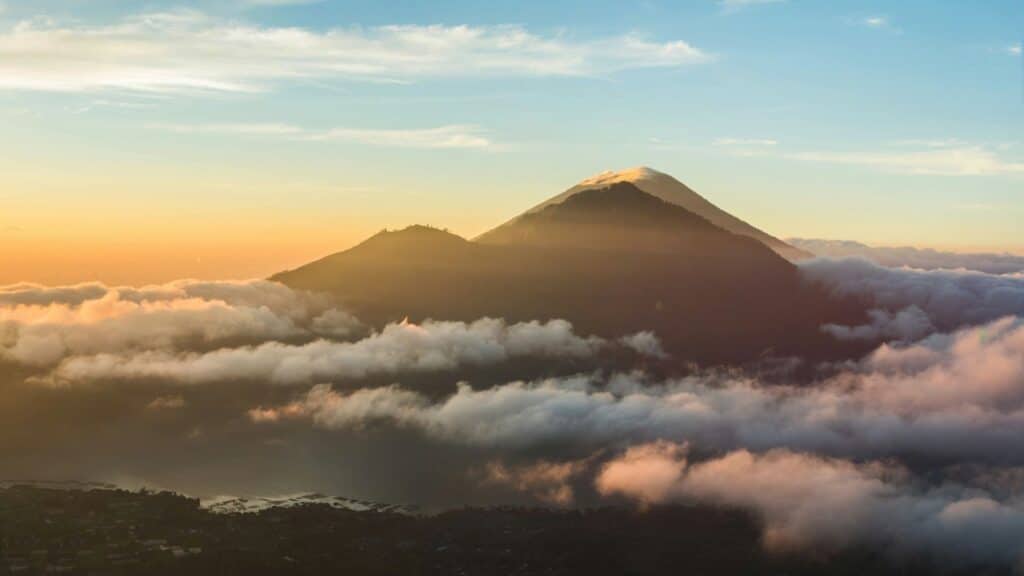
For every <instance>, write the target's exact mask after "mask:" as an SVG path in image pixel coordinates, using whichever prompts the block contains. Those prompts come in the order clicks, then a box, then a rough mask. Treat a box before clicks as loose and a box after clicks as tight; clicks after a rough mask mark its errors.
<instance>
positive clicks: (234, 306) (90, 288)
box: [0, 280, 360, 366]
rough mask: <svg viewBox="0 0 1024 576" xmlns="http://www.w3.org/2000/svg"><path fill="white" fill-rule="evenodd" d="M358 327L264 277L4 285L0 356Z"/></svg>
mask: <svg viewBox="0 0 1024 576" xmlns="http://www.w3.org/2000/svg"><path fill="white" fill-rule="evenodd" d="M358 330H360V323H359V321H358V320H357V319H356V318H354V317H353V316H351V315H350V314H347V313H345V312H344V311H341V310H338V309H336V308H333V307H332V306H331V305H330V303H329V301H328V300H327V299H326V298H325V297H323V296H317V295H313V294H309V293H304V292H296V291H293V290H291V289H289V288H287V287H285V286H283V285H281V284H277V283H273V282H267V281H263V280H252V281H244V282H199V281H188V280H186V281H179V282H174V283H170V284H165V285H159V286H146V287H142V288H133V287H110V286H105V285H103V284H98V283H93V284H80V285H76V286H63V287H45V286H37V285H31V284H19V285H13V286H6V287H0V360H7V361H11V362H16V363H20V364H29V365H36V366H47V365H52V364H56V363H58V362H59V361H61V360H63V359H65V358H68V357H70V356H77V355H90V354H101V353H114V352H117V353H127V352H131V351H138V350H149V351H153V350H160V351H167V352H169V351H173V350H176V349H180V348H187V349H192V348H202V347H211V346H217V345H225V344H231V343H238V342H261V341H265V340H281V339H289V338H300V337H307V338H309V337H315V336H329V337H345V336H348V335H350V334H354V333H356V332H357V331H358Z"/></svg>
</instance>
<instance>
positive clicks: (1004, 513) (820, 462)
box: [595, 443, 1024, 565]
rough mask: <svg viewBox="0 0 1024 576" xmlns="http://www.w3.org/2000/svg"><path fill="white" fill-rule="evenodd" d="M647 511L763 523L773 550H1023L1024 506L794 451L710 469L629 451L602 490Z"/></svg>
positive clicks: (974, 557)
mask: <svg viewBox="0 0 1024 576" xmlns="http://www.w3.org/2000/svg"><path fill="white" fill-rule="evenodd" d="M595 484H596V486H597V488H598V490H599V491H600V492H601V493H603V494H606V495H614V494H621V495H625V496H628V497H631V498H634V499H637V500H639V501H641V502H645V503H651V502H668V501H677V502H678V501H682V502H701V503H716V504H721V505H725V506H730V507H742V508H745V509H748V510H751V511H753V512H754V513H755V514H756V515H758V516H759V517H760V518H761V520H762V522H763V524H764V527H763V532H764V534H763V542H764V544H765V546H767V547H769V548H773V549H793V548H812V549H815V550H822V549H835V548H842V547H845V546H850V545H857V544H861V545H863V544H874V545H879V544H880V545H882V546H885V547H893V548H896V549H897V550H900V551H908V550H909V551H922V550H924V551H927V552H930V553H932V554H935V555H937V556H938V557H940V558H943V559H944V560H947V561H953V562H962V561H964V560H968V561H976V562H995V563H998V564H1004V565H1014V564H1016V563H1017V562H1018V561H1019V558H1020V556H1021V554H1022V553H1024V546H1022V544H1021V541H1022V538H1024V505H1022V503H1021V502H1020V501H1019V500H1016V499H1012V498H1007V499H1004V500H997V499H996V497H994V496H993V495H992V494H989V493H987V492H985V491H981V490H977V489H973V488H969V487H965V486H962V485H956V484H947V485H946V486H943V487H942V488H935V489H922V488H919V487H916V486H914V484H913V482H912V481H911V479H910V478H908V475H907V473H906V471H905V470H903V469H901V468H899V467H895V466H892V465H887V464H879V463H872V462H869V463H864V464H855V463H853V462H849V461H845V460H836V459H830V458H822V457H818V456H814V455H808V454H799V453H793V452H789V451H773V452H768V453H767V454H761V455H759V454H754V453H751V452H748V451H745V450H740V451H736V452H732V453H729V454H726V455H724V456H722V457H719V458H713V459H710V460H706V461H702V462H693V463H690V462H688V461H687V458H686V453H685V450H681V449H679V448H677V447H675V446H672V445H671V444H668V443H657V444H647V445H641V446H635V447H632V448H630V449H629V450H628V451H626V453H625V454H624V455H623V456H622V457H620V458H618V459H616V460H613V461H611V462H609V463H607V464H606V465H605V467H604V469H603V470H602V472H601V474H600V475H599V476H598V477H597V479H596V482H595Z"/></svg>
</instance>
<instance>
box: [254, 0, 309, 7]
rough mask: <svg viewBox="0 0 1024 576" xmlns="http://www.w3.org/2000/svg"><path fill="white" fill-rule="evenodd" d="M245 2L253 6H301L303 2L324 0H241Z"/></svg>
mask: <svg viewBox="0 0 1024 576" xmlns="http://www.w3.org/2000/svg"><path fill="white" fill-rule="evenodd" d="M243 1H244V2H245V3H246V4H250V5H253V6H301V5H305V4H319V3H320V2H323V1H324V0H243Z"/></svg>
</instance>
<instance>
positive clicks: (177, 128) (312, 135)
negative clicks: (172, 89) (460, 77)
mask: <svg viewBox="0 0 1024 576" xmlns="http://www.w3.org/2000/svg"><path fill="white" fill-rule="evenodd" d="M148 127H149V128H152V129H156V130H164V131H168V132H176V133H179V134H237V135H242V136H269V137H284V138H289V139H292V140H305V141H344V142H358V143H362V144H370V145H374V146H387V147H394V148H489V147H492V146H493V143H492V142H491V141H490V140H489V139H488V138H487V137H486V136H485V135H484V131H483V129H481V128H480V127H479V126H473V125H462V124H450V125H446V126H438V127H435V128H415V129H372V128H348V127H337V128H331V129H329V130H310V129H306V128H302V127H300V126H294V125H291V124H280V123H252V124H150V125H149V126H148Z"/></svg>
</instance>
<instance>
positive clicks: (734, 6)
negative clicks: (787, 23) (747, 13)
mask: <svg viewBox="0 0 1024 576" xmlns="http://www.w3.org/2000/svg"><path fill="white" fill-rule="evenodd" d="M786 1H787V0H718V5H719V6H721V7H722V9H723V10H725V11H726V12H735V11H737V10H741V9H743V8H747V7H750V6H762V5H765V4H782V3H783V2H786Z"/></svg>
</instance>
